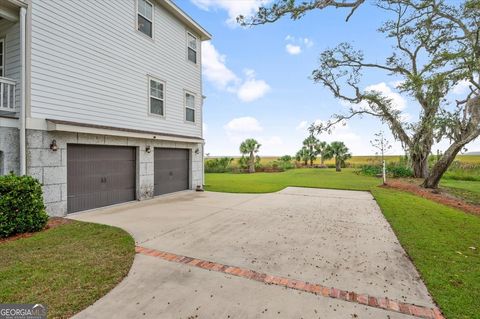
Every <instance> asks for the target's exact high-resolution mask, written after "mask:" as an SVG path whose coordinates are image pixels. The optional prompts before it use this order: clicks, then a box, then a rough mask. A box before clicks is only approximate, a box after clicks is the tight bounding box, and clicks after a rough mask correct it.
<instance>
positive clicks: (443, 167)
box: [422, 130, 480, 188]
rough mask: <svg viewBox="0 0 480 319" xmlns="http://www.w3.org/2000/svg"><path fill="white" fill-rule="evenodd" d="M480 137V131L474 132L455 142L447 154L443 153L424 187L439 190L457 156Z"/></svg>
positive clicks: (424, 182)
mask: <svg viewBox="0 0 480 319" xmlns="http://www.w3.org/2000/svg"><path fill="white" fill-rule="evenodd" d="M479 135H480V130H479V131H474V132H472V133H471V134H469V135H468V136H467V137H466V138H464V139H463V140H462V141H460V142H455V143H453V144H452V145H450V147H449V148H448V149H447V150H446V151H445V153H443V155H442V157H440V159H439V160H438V161H437V162H436V163H435V165H434V166H433V167H432V171H431V172H430V174H429V175H428V177H427V178H426V179H425V181H423V184H422V186H423V187H425V188H438V184H439V183H440V180H441V179H442V176H443V174H444V173H445V172H446V171H447V169H448V168H449V167H450V165H451V164H452V162H453V161H454V160H455V157H456V156H457V154H458V153H459V152H460V151H461V150H462V148H463V147H464V146H465V145H467V144H468V143H470V142H471V141H473V140H474V139H475V138H477V137H478V136H479Z"/></svg>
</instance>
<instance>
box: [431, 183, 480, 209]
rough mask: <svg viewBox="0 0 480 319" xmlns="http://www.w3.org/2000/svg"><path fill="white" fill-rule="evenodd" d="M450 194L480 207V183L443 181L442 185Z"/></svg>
mask: <svg viewBox="0 0 480 319" xmlns="http://www.w3.org/2000/svg"><path fill="white" fill-rule="evenodd" d="M440 186H441V187H442V188H445V189H446V190H447V191H448V192H449V193H452V194H453V195H455V196H457V197H460V198H463V199H465V200H466V201H467V202H469V203H472V204H475V205H480V181H460V180H454V179H443V180H442V181H441V183H440Z"/></svg>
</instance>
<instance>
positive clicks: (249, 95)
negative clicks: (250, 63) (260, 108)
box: [202, 42, 270, 102]
mask: <svg viewBox="0 0 480 319" xmlns="http://www.w3.org/2000/svg"><path fill="white" fill-rule="evenodd" d="M202 64H203V74H204V75H205V78H206V79H207V81H209V82H211V83H212V84H213V85H214V86H215V87H216V88H217V89H219V90H226V91H228V92H231V93H235V94H237V97H238V98H239V99H240V100H241V101H243V102H252V101H255V100H257V99H259V98H261V97H263V96H264V95H265V94H267V93H268V92H269V91H270V86H269V85H268V84H267V82H265V81H264V80H257V79H256V78H255V77H256V74H255V70H252V69H245V70H244V73H245V79H244V80H242V79H240V78H239V77H238V76H237V75H236V74H235V73H234V72H233V71H232V70H230V69H229V68H228V67H227V66H226V57H225V55H222V54H220V53H219V52H218V51H217V50H216V49H215V47H214V46H213V44H211V43H210V42H203V43H202Z"/></svg>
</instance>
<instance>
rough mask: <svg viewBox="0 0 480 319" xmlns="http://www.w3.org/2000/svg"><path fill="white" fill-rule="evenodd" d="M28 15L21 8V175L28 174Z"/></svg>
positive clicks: (25, 10)
mask: <svg viewBox="0 0 480 319" xmlns="http://www.w3.org/2000/svg"><path fill="white" fill-rule="evenodd" d="M26 15H27V9H25V8H24V7H21V8H20V63H21V79H20V175H26V173H27V159H26V138H25V135H26V134H25V133H26V123H25V118H26V109H25V98H26V94H25V93H26V92H25V87H26V85H25V78H26V76H25V70H26V68H25V61H26V58H25V57H26V54H25V51H26V36H25V31H26Z"/></svg>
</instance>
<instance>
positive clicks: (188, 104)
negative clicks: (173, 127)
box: [185, 92, 195, 122]
mask: <svg viewBox="0 0 480 319" xmlns="http://www.w3.org/2000/svg"><path fill="white" fill-rule="evenodd" d="M185 121H187V122H195V95H193V94H191V93H188V92H187V93H185Z"/></svg>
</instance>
